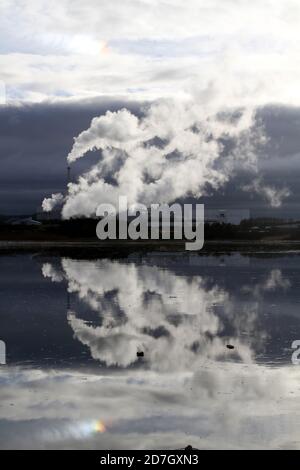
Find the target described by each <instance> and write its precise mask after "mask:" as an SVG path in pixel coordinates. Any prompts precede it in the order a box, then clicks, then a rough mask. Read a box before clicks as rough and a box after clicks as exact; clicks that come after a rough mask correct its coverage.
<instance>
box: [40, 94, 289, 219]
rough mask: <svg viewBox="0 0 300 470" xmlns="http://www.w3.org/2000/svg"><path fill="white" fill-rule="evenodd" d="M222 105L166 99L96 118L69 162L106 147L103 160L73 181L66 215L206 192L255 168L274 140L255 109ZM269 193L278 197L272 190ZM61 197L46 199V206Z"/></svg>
mask: <svg viewBox="0 0 300 470" xmlns="http://www.w3.org/2000/svg"><path fill="white" fill-rule="evenodd" d="M199 103H200V104H199ZM221 108H222V109H223V111H222V112H220V109H221ZM221 108H220V106H216V103H215V102H214V100H212V102H210V100H206V101H203V99H202V98H201V99H200V98H199V97H198V99H197V98H189V99H185V100H183V99H182V100H181V101H180V100H177V101H175V100H171V99H162V100H159V101H157V102H155V103H153V104H152V105H150V106H149V107H148V108H147V109H145V110H144V112H143V115H142V116H141V117H138V116H135V115H134V114H132V113H131V112H130V111H129V110H128V109H121V110H119V111H117V112H110V111H107V113H106V114H105V115H102V116H99V117H95V118H94V119H93V120H92V122H91V125H90V127H89V128H88V129H87V130H84V131H83V132H81V133H80V134H79V135H78V136H77V137H76V138H75V139H74V145H73V148H72V150H71V152H70V153H69V155H68V162H69V164H70V163H72V162H75V161H76V160H78V159H79V158H82V157H84V156H85V155H86V154H87V153H88V152H89V151H98V152H99V161H98V163H97V164H96V165H94V166H93V167H92V168H91V169H90V170H89V171H88V172H86V173H84V174H82V175H81V176H80V177H79V179H78V181H77V182H76V183H69V185H68V194H67V196H66V198H65V203H64V207H63V217H64V218H70V217H73V216H92V215H94V214H95V213H96V210H97V207H98V205H99V204H101V203H111V204H114V205H115V206H117V205H118V198H119V196H126V197H127V200H128V203H129V204H134V203H143V204H147V205H149V204H152V203H171V202H173V201H175V200H176V199H179V198H182V197H185V196H194V197H201V196H203V195H204V194H206V193H207V189H208V188H214V189H218V188H219V187H221V186H222V185H224V184H225V183H226V182H227V181H228V180H229V179H230V178H231V177H232V175H233V174H234V171H235V169H237V168H243V169H245V168H246V169H248V170H251V171H254V173H255V172H256V171H257V156H256V155H257V148H258V146H261V145H262V144H264V143H265V140H266V139H265V136H264V132H263V129H262V126H261V125H260V123H259V120H258V119H257V118H256V112H255V110H254V108H249V107H247V108H245V109H242V110H241V109H240V110H234V111H233V110H228V109H227V110H225V111H224V104H223V103H222V107H221ZM257 188H258V187H257V186H256V188H255V190H257ZM266 191H267V194H266ZM263 192H264V194H265V195H266V196H267V197H269V196H270V189H268V190H267V189H266V188H263ZM285 195H286V193H285V194H283V195H282V196H285ZM61 198H62V195H57V194H55V195H53V196H52V198H51V199H45V200H44V203H43V207H44V209H45V210H49V208H50V207H53V205H54V204H55V203H56V202H60V201H61ZM269 199H270V198H269ZM273 199H274V198H273ZM278 201H279V199H277V202H278ZM277 205H278V203H277Z"/></svg>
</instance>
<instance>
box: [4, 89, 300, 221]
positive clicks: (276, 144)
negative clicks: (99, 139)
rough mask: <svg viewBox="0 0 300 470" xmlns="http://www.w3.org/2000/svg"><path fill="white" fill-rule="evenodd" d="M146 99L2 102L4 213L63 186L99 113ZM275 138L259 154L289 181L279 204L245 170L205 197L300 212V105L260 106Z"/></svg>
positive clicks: (276, 178)
mask: <svg viewBox="0 0 300 470" xmlns="http://www.w3.org/2000/svg"><path fill="white" fill-rule="evenodd" d="M142 106H143V103H140V104H139V103H136V102H135V103H134V102H128V101H125V100H122V99H108V98H102V99H96V100H84V101H80V102H69V103H66V102H65V103H59V104H58V103H56V104H49V103H48V104H34V105H33V104H32V105H29V104H27V105H22V106H6V107H1V108H0V170H1V171H0V214H1V213H6V214H21V213H32V212H34V211H35V210H36V208H37V207H38V206H39V205H40V203H41V201H42V200H43V198H44V197H45V196H49V195H51V194H52V193H53V192H58V191H63V190H64V188H65V185H66V155H67V154H68V152H69V151H70V149H71V147H72V144H73V137H74V136H76V135H78V134H79V133H80V132H81V131H82V130H83V129H86V128H87V127H88V126H89V124H90V121H91V119H92V118H93V117H94V116H99V115H101V114H104V113H105V112H106V111H107V110H108V109H110V110H111V111H116V110H118V109H121V108H123V107H127V108H128V109H130V111H132V112H133V113H135V114H140V113H141V110H142ZM259 116H260V118H261V120H262V122H263V124H264V126H265V129H266V134H267V136H268V138H269V141H268V143H267V145H266V147H265V149H264V151H263V152H262V154H261V155H260V158H259V174H260V175H262V176H263V177H264V181H265V182H266V183H267V184H269V185H274V186H278V187H282V186H283V185H285V186H287V187H288V188H289V189H290V190H291V196H290V197H289V198H288V199H286V200H285V201H284V203H283V205H282V207H281V208H279V209H270V207H269V206H268V204H267V203H266V202H265V201H264V200H263V198H262V197H261V196H259V195H257V194H251V193H245V192H243V191H242V190H241V189H240V188H241V186H242V185H244V184H247V183H249V181H251V178H253V175H246V174H241V173H240V174H239V175H238V176H236V177H235V178H233V179H232V180H231V181H230V183H228V184H227V185H226V187H224V188H223V189H221V190H219V191H218V192H213V191H211V192H210V193H209V194H210V196H211V197H205V198H204V203H205V204H206V205H207V206H209V207H214V208H226V207H228V208H229V207H230V208H250V209H251V211H252V214H254V215H260V214H265V213H269V214H274V215H275V216H277V215H278V216H281V215H285V214H286V215H287V216H292V215H295V216H297V217H298V216H300V214H299V213H298V212H297V211H298V209H297V208H298V207H299V202H300V189H299V187H298V186H299V185H298V180H299V177H300V152H299V149H300V145H299V144H300V136H299V128H300V108H291V107H274V106H273V107H266V108H264V109H261V110H260V111H259ZM96 158H97V157H96V155H95V154H90V156H89V158H87V159H81V160H79V161H78V162H76V163H75V164H74V165H73V167H72V172H73V178H75V177H76V176H77V175H79V174H80V173H81V172H82V171H84V170H85V169H88V167H89V166H90V165H91V163H92V162H93V161H95V159H96Z"/></svg>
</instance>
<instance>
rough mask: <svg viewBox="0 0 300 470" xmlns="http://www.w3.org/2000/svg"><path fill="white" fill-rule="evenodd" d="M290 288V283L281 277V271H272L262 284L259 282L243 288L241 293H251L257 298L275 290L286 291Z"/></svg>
mask: <svg viewBox="0 0 300 470" xmlns="http://www.w3.org/2000/svg"><path fill="white" fill-rule="evenodd" d="M290 287H291V283H290V281H289V280H288V279H285V278H284V277H283V275H282V272H281V270H280V269H272V270H271V272H270V274H269V275H268V276H267V278H266V279H265V281H264V282H260V283H259V284H255V285H254V286H243V287H242V291H243V292H245V293H251V294H253V296H254V297H256V298H259V297H260V296H261V295H262V294H263V293H264V292H272V291H275V290H276V289H283V290H287V289H289V288H290Z"/></svg>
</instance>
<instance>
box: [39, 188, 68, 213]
mask: <svg viewBox="0 0 300 470" xmlns="http://www.w3.org/2000/svg"><path fill="white" fill-rule="evenodd" d="M63 199H64V197H63V195H62V194H61V193H55V194H52V196H51V197H48V198H45V199H44V200H43V203H42V208H43V211H45V212H51V211H52V210H53V209H54V207H55V206H56V205H57V204H59V203H61V202H62V201H63Z"/></svg>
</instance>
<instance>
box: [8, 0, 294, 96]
mask: <svg viewBox="0 0 300 470" xmlns="http://www.w3.org/2000/svg"><path fill="white" fill-rule="evenodd" d="M1 9H2V11H1V19H0V24H1V28H0V31H1V41H0V44H1V46H0V47H1V48H0V68H1V70H2V74H1V75H2V76H1V77H0V79H2V80H4V81H5V83H6V86H7V90H8V99H10V100H15V99H21V100H24V99H25V100H36V101H40V100H42V99H45V98H51V99H54V98H55V99H57V98H61V97H62V96H63V97H65V96H71V97H76V98H80V97H85V96H93V95H103V94H105V95H110V94H124V95H128V94H132V95H134V96H137V97H143V98H145V97H146V98H150V99H151V98H153V97H158V96H169V95H173V96H174V95H176V94H178V93H182V92H184V90H185V89H186V87H188V84H189V82H190V81H194V82H197V83H198V82H201V83H202V84H203V86H204V84H207V83H209V82H210V81H211V80H213V81H214V80H218V79H219V80H220V82H221V83H222V84H223V91H222V93H223V95H224V97H225V99H227V100H229V99H232V95H235V97H236V99H237V100H238V101H240V103H239V104H240V105H243V104H245V103H251V104H255V105H259V104H265V103H268V102H280V103H289V104H297V103H298V104H299V103H300V93H299V87H298V83H299V79H300V68H299V35H300V33H299V27H298V25H299V21H300V7H299V4H298V2H297V0H268V1H265V2H261V1H260V0H254V1H252V2H246V1H244V0H235V1H232V0H214V1H211V0H210V1H207V0H191V1H189V2H188V3H187V4H186V3H185V4H183V3H182V2H181V1H179V0H172V1H167V0H151V1H147V0H116V1H114V2H107V1H101V2H99V1H96V0H88V1H87V2H84V3H82V2H81V1H79V0H74V1H71V0H62V1H60V2H59V5H58V4H57V2H56V1H55V2H54V1H53V0H52V1H47V2H46V1H44V0H31V1H26V2H25V1H17V0H6V1H4V2H1ZM154 51H156V52H154Z"/></svg>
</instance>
